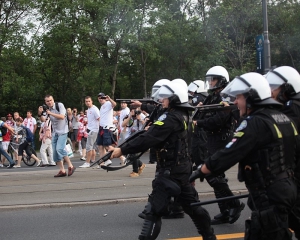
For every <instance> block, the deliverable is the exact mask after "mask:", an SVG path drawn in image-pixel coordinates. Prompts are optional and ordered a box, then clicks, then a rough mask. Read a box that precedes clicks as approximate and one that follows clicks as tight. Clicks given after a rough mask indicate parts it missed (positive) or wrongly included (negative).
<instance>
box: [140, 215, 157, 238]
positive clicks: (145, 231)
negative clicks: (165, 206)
mask: <svg viewBox="0 0 300 240" xmlns="http://www.w3.org/2000/svg"><path fill="white" fill-rule="evenodd" d="M160 229H161V217H160V216H156V215H146V218H145V220H144V223H143V228H142V232H141V234H140V235H139V240H154V239H156V238H157V236H158V235H159V233H160Z"/></svg>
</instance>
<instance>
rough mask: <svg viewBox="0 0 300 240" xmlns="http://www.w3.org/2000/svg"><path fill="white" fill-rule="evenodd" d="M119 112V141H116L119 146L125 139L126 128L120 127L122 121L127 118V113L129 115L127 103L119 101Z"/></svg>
mask: <svg viewBox="0 0 300 240" xmlns="http://www.w3.org/2000/svg"><path fill="white" fill-rule="evenodd" d="M121 108H122V110H121V112H120V119H119V128H120V138H119V141H118V144H121V143H123V142H124V140H125V137H126V135H127V134H126V132H127V131H128V129H127V127H123V126H122V123H123V121H124V119H125V118H126V117H128V115H129V113H130V110H129V108H128V107H127V103H126V102H124V101H121Z"/></svg>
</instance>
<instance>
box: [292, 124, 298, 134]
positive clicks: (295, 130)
mask: <svg viewBox="0 0 300 240" xmlns="http://www.w3.org/2000/svg"><path fill="white" fill-rule="evenodd" d="M291 124H292V127H293V129H294V135H295V136H298V131H297V129H296V128H295V126H294V123H292V122H291Z"/></svg>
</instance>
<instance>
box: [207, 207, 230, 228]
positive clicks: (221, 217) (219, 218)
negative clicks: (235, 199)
mask: <svg viewBox="0 0 300 240" xmlns="http://www.w3.org/2000/svg"><path fill="white" fill-rule="evenodd" d="M224 223H229V212H228V210H226V211H224V212H221V213H219V214H218V215H216V216H214V219H212V220H211V225H218V224H224Z"/></svg>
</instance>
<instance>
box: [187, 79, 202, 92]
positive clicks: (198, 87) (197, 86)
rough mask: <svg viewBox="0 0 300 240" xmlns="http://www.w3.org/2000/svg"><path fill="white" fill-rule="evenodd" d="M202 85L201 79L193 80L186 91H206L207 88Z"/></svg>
mask: <svg viewBox="0 0 300 240" xmlns="http://www.w3.org/2000/svg"><path fill="white" fill-rule="evenodd" d="M204 85H205V84H204V82H203V81H202V80H195V81H193V82H191V83H190V85H189V86H188V91H189V92H193V93H206V92H207V90H206V89H205V86H204Z"/></svg>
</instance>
